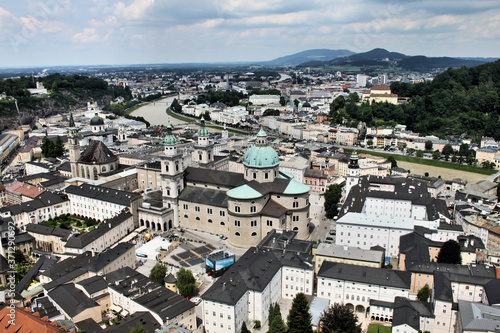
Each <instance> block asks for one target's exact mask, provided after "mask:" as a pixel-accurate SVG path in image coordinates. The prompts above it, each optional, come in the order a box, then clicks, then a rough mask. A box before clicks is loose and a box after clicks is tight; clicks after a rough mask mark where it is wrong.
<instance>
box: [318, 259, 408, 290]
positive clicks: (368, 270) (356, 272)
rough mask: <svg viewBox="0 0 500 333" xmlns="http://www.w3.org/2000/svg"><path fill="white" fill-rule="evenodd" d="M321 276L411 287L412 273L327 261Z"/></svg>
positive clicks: (388, 285)
mask: <svg viewBox="0 0 500 333" xmlns="http://www.w3.org/2000/svg"><path fill="white" fill-rule="evenodd" d="M319 278H330V279H338V280H346V281H354V282H360V283H367V284H377V285H380V286H387V287H394V288H404V289H410V285H411V273H410V272H405V271H396V270H391V269H384V268H374V267H366V266H357V265H349V264H342V263H334V262H329V261H325V262H323V264H322V265H321V268H320V270H319V272H318V279H319Z"/></svg>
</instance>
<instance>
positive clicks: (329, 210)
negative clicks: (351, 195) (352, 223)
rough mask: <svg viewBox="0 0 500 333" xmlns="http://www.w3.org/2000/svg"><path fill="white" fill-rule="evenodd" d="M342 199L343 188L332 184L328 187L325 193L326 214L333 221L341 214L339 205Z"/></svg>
mask: <svg viewBox="0 0 500 333" xmlns="http://www.w3.org/2000/svg"><path fill="white" fill-rule="evenodd" d="M341 198H342V187H341V186H340V185H339V184H332V185H330V186H328V189H327V190H326V191H325V203H324V207H325V212H326V217H327V218H329V219H331V218H333V217H334V216H336V215H337V214H338V212H339V209H338V204H339V201H340V199H341Z"/></svg>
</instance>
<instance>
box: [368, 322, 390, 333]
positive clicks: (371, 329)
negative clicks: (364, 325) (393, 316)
mask: <svg viewBox="0 0 500 333" xmlns="http://www.w3.org/2000/svg"><path fill="white" fill-rule="evenodd" d="M368 333H391V327H387V326H382V325H375V324H370V326H368Z"/></svg>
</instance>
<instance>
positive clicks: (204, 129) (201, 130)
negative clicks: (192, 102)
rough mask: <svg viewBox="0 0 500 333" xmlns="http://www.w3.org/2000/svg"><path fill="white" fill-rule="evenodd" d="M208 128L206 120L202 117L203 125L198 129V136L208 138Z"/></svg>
mask: <svg viewBox="0 0 500 333" xmlns="http://www.w3.org/2000/svg"><path fill="white" fill-rule="evenodd" d="M208 135H209V133H208V128H207V127H206V126H205V118H203V117H201V125H200V128H199V129H198V136H208Z"/></svg>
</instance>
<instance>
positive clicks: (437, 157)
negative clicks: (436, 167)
mask: <svg viewBox="0 0 500 333" xmlns="http://www.w3.org/2000/svg"><path fill="white" fill-rule="evenodd" d="M440 157H441V152H440V151H439V150H437V149H436V150H435V151H434V152H433V153H432V159H433V160H437V159H439V158H440Z"/></svg>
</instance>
